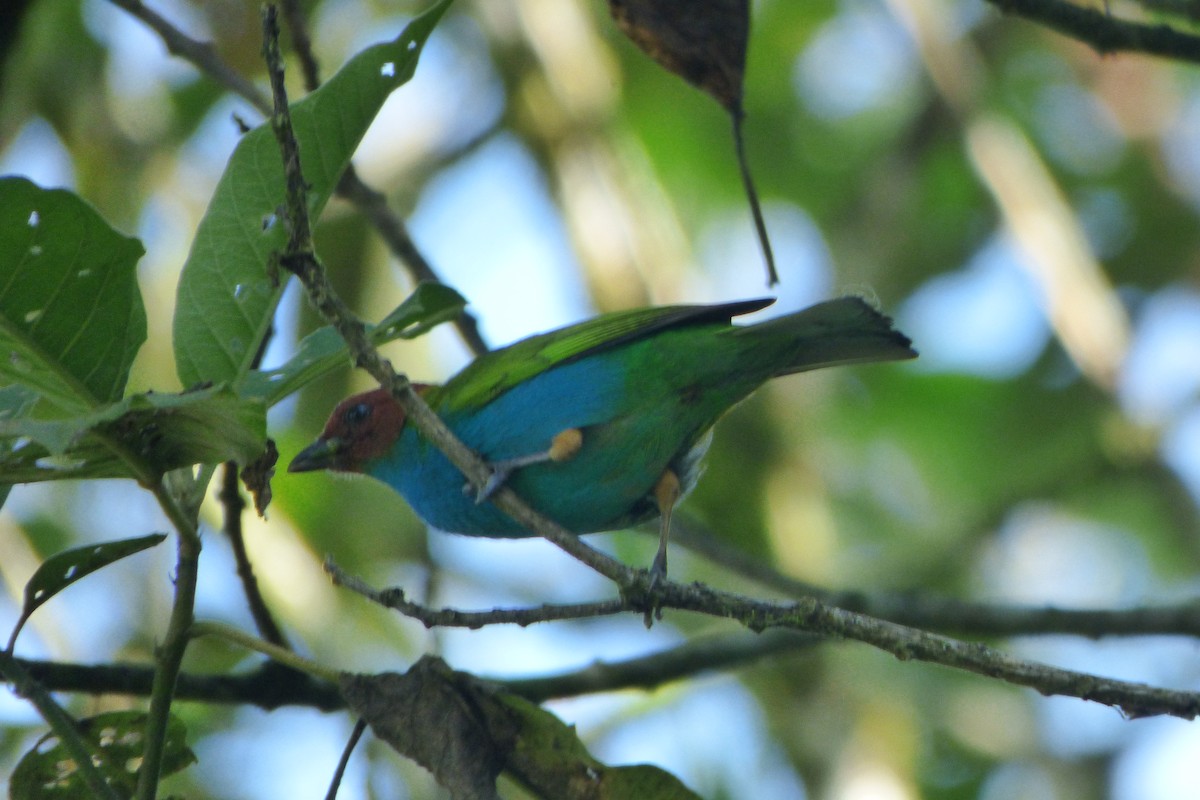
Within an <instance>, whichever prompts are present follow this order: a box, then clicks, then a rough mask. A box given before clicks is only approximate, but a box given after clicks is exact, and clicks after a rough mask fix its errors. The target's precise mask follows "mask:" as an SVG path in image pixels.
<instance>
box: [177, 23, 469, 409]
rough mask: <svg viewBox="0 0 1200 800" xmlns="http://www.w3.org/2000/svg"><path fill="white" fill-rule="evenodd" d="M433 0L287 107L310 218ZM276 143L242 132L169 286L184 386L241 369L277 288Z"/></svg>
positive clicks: (396, 77)
mask: <svg viewBox="0 0 1200 800" xmlns="http://www.w3.org/2000/svg"><path fill="white" fill-rule="evenodd" d="M449 3H450V0H442V2H439V3H438V4H436V5H435V6H433V8H431V9H430V10H429V11H427V12H425V13H424V14H422V15H421V16H419V17H417V18H416V19H414V20H413V21H412V22H411V23H410V24H409V25H408V27H407V28H405V30H404V32H403V33H401V34H400V36H399V37H398V38H396V39H395V40H394V41H391V42H387V43H385V44H379V45H375V46H374V47H369V48H367V49H366V50H364V51H362V52H361V53H359V54H358V55H356V56H355V57H354V58H352V59H351V60H350V61H349V62H348V63H347V64H346V65H345V66H344V67H342V69H341V70H339V71H338V73H337V74H336V75H334V76H333V78H332V79H330V80H329V82H328V83H326V84H325V85H324V86H322V87H321V88H320V89H318V90H317V91H315V92H313V93H312V94H311V95H309V96H308V97H306V98H304V99H303V100H300V101H298V102H296V103H293V104H292V106H291V116H292V125H293V127H294V128H295V132H296V140H297V142H298V143H299V145H300V161H301V166H302V167H303V170H304V178H305V180H306V181H307V182H308V184H309V186H310V189H309V196H308V199H309V213H310V214H312V215H313V216H314V217H315V216H317V215H318V214H319V213H320V211H321V209H322V208H324V206H325V202H326V201H327V200H328V199H329V196H330V195H331V194H332V193H333V190H334V188H335V187H336V186H337V181H338V179H339V178H340V177H341V175H342V172H343V171H344V170H345V168H346V165H347V164H349V163H350V156H351V155H352V154H353V153H354V150H355V148H357V147H358V143H359V141H360V140H361V139H362V136H363V134H364V133H366V130H367V127H368V126H369V125H370V124H371V121H372V120H373V119H374V117H375V115H376V114H377V113H378V111H379V109H380V107H381V106H382V105H383V101H384V100H386V99H387V96H388V95H389V94H391V92H392V90H394V89H395V88H397V87H398V86H401V85H403V84H404V83H406V82H407V81H408V80H409V78H411V77H412V75H413V72H414V71H415V69H416V66H417V59H418V58H419V56H420V54H421V49H422V47H423V46H424V44H425V40H426V39H427V38H428V36H429V34H430V33H431V32H432V31H433V27H434V25H435V24H436V23H437V21H438V19H439V18H440V17H441V15H442V13H443V12H444V11H445V10H446V8H447V6H448V5H449ZM283 200H284V174H283V166H282V162H281V160H280V155H279V147H278V144H277V142H276V140H275V136H274V134H273V132H272V131H271V128H270V125H267V124H264V125H260V126H259V127H258V128H256V129H254V130H253V131H251V132H250V133H248V134H246V135H245V136H243V137H242V140H241V142H240V143H239V144H238V146H237V149H236V150H235V151H234V153H233V156H232V157H231V158H230V160H229V164H228V166H227V167H226V168H225V174H224V175H222V177H221V181H220V183H219V184H218V185H217V190H216V193H215V194H214V195H213V199H212V201H211V202H210V203H209V206H208V211H207V212H206V213H205V215H204V219H202V220H201V221H200V226H199V228H198V229H197V231H196V238H195V240H194V241H193V243H192V251H191V253H190V254H189V255H188V259H187V262H186V263H185V264H184V267H183V275H182V277H181V278H180V282H179V292H178V299H177V303H176V312H175V321H174V340H175V360H176V364H177V369H178V371H179V378H180V380H181V381H182V382H183V384H184V385H185V386H192V385H196V384H198V383H203V382H209V381H211V382H236V381H237V380H239V379H240V378H241V377H242V375H243V374H244V373H245V372H246V371H247V370H248V369H249V368H250V364H251V362H252V360H253V358H254V354H255V351H256V350H257V348H258V344H259V343H260V342H261V341H262V339H263V336H265V335H266V332H267V330H268V329H269V327H270V324H271V318H272V316H273V314H274V311H275V306H276V305H277V304H278V302H279V296H280V293H281V289H282V287H281V286H278V285H276V284H275V283H273V281H272V278H271V277H270V276H269V275H268V274H267V262H268V260H269V258H270V256H271V254H272V253H273V252H276V251H279V250H281V249H282V248H283V246H284V244H285V241H286V238H287V231H285V230H284V227H285V226H284V225H282V224H280V222H279V220H278V219H277V218H276V209H277V208H279V206H280V205H281V204H282V203H283Z"/></svg>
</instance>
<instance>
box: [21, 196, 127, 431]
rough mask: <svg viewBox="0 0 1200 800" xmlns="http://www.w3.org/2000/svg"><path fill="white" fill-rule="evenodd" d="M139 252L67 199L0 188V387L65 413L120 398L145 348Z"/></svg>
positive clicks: (89, 210)
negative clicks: (32, 395)
mask: <svg viewBox="0 0 1200 800" xmlns="http://www.w3.org/2000/svg"><path fill="white" fill-rule="evenodd" d="M143 252H145V251H144V250H143V249H142V244H141V242H139V241H138V240H137V239H132V238H130V237H128V236H124V235H122V234H120V233H118V232H117V231H115V230H113V229H112V228H111V227H110V226H109V225H108V223H106V222H105V221H104V220H103V219H102V218H101V217H100V215H99V214H97V213H96V210H95V209H93V208H92V207H91V206H89V205H88V204H87V203H85V202H84V201H83V200H81V199H80V198H79V197H77V196H76V195H74V194H72V193H71V192H68V191H65V190H62V189H50V190H47V189H42V188H40V187H38V186H36V185H34V184H33V183H31V182H29V181H27V180H25V179H24V178H0V383H4V384H18V385H21V386H24V387H28V389H31V390H33V391H35V392H37V393H38V394H39V395H41V396H42V397H44V398H45V399H46V400H48V401H49V402H51V403H53V404H54V405H56V406H58V407H59V408H61V409H64V410H66V411H68V412H71V411H76V412H77V411H85V410H88V409H91V408H94V407H96V406H97V405H100V404H103V403H106V402H110V401H113V400H117V399H118V398H120V397H121V395H122V394H123V393H124V391H125V381H126V380H127V379H128V377H129V366H130V364H132V363H133V357H134V356H135V355H136V354H137V351H138V348H139V347H141V345H142V342H143V341H145V339H146V311H145V309H144V307H143V306H142V296H141V293H140V292H139V291H138V285H137V269H136V268H137V262H138V259H139V258H141V256H142V253H143Z"/></svg>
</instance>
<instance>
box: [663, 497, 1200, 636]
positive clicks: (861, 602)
mask: <svg viewBox="0 0 1200 800" xmlns="http://www.w3.org/2000/svg"><path fill="white" fill-rule="evenodd" d="M671 538H672V542H673V543H674V544H677V545H681V546H683V547H684V548H686V549H687V550H688V551H689V552H691V553H694V554H697V555H700V556H703V557H704V558H706V559H708V560H709V561H711V562H713V563H714V564H719V565H720V566H721V568H722V569H723V570H725V571H726V572H729V573H732V574H736V575H740V576H742V577H744V578H748V579H750V580H752V581H754V582H755V583H757V584H759V585H760V586H763V587H766V588H769V589H772V590H774V591H776V592H779V593H780V594H783V595H786V596H787V597H791V598H803V597H815V598H817V599H818V600H820V601H821V602H822V603H827V604H829V605H831V606H837V607H838V608H843V609H845V610H847V611H856V612H859V613H861V614H869V615H871V616H872V617H878V618H880V619H886V620H889V621H891V622H898V623H900V624H902V625H908V626H911V627H914V628H923V629H925V630H934V631H939V632H941V633H954V634H959V635H966V636H1032V635H1039V634H1067V635H1071V636H1086V637H1089V638H1092V639H1099V638H1102V637H1107V636H1153V635H1162V636H1193V637H1200V605H1197V604H1195V603H1183V604H1180V605H1159V606H1143V607H1140V608H1120V609H1115V608H1109V609H1076V608H1056V607H1045V606H1043V607H1037V606H1029V605H1013V604H1008V603H980V602H975V601H971V600H963V599H959V598H954V597H936V596H930V595H928V594H925V593H916V592H874V591H856V590H853V589H827V588H825V587H823V586H817V585H816V584H812V583H809V582H807V581H801V580H797V579H796V578H792V577H789V576H787V575H784V574H783V573H781V572H779V571H778V570H777V569H774V568H773V567H771V566H770V565H768V564H766V563H764V562H763V561H761V560H759V559H757V558H754V557H753V556H751V555H749V554H748V553H746V552H745V551H743V550H740V549H738V548H736V547H732V546H730V545H729V544H728V543H727V541H726V540H725V539H723V538H721V537H718V536H715V535H713V534H712V533H711V532H709V531H707V530H705V529H704V527H703V526H702V525H700V524H699V523H697V522H696V521H695V520H693V519H690V518H688V517H686V516H684V517H682V518H677V519H676V524H675V525H674V526H673V527H672V530H671Z"/></svg>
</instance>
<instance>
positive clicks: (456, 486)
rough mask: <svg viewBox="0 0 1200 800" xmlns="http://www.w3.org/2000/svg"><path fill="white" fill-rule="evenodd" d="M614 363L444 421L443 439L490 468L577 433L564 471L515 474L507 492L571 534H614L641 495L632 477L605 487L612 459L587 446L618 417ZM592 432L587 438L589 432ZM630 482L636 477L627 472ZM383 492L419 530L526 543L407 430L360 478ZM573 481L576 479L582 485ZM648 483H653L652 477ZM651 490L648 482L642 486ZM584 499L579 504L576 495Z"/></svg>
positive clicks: (619, 373)
mask: <svg viewBox="0 0 1200 800" xmlns="http://www.w3.org/2000/svg"><path fill="white" fill-rule="evenodd" d="M617 355H618V354H617V353H601V354H597V355H594V356H591V357H589V358H585V359H581V360H579V361H576V362H573V363H569V364H566V365H563V366H560V367H556V368H554V369H551V370H548V371H546V372H543V373H541V374H539V375H537V376H535V377H533V378H531V379H529V380H527V381H524V382H522V383H520V384H518V385H517V386H515V387H513V388H512V389H510V390H509V391H507V392H505V393H504V394H503V395H501V396H500V397H498V398H496V399H494V400H492V401H491V402H490V403H487V404H486V405H484V406H483V407H482V408H475V409H470V410H459V411H456V412H445V413H443V419H444V420H445V422H446V424H447V425H448V426H449V427H450V429H451V430H452V431H454V433H455V434H456V435H457V436H458V437H459V438H460V439H461V440H462V441H463V442H464V443H465V444H467V445H468V446H469V447H471V448H472V449H473V450H475V451H476V452H477V453H479V454H480V455H482V456H483V457H484V458H485V459H487V460H489V461H498V460H502V459H508V458H515V457H518V456H524V455H528V454H530V453H533V452H537V451H540V450H544V449H546V448H547V447H549V446H550V442H551V440H552V439H553V438H554V436H555V435H556V434H558V433H560V432H562V431H563V430H565V429H567V428H580V429H583V430H584V447H583V449H582V450H581V451H580V453H579V455H578V456H577V457H576V458H574V459H572V460H571V461H569V462H564V463H558V464H556V463H549V464H536V465H533V466H529V467H524V468H522V469H520V470H518V471H517V472H516V473H515V474H514V475H513V477H512V478H511V479H510V481H509V484H508V485H509V486H510V487H511V488H512V489H514V490H515V491H516V492H517V493H518V494H520V495H521V496H522V497H524V498H526V499H527V500H529V501H531V502H533V505H534V506H535V507H537V508H538V510H540V511H542V512H543V513H546V514H547V515H549V516H550V517H551V518H553V519H555V521H557V522H559V523H560V524H562V525H563V526H565V527H567V528H568V529H570V530H573V531H576V532H581V533H582V532H591V531H597V530H606V529H610V528H612V527H616V526H617V525H618V524H619V523H620V522H621V519H620V518H621V516H622V515H623V514H624V513H626V512H627V511H628V510H629V507H630V506H631V505H632V504H633V503H634V502H636V501H637V499H639V498H637V497H631V495H632V494H641V495H644V493H645V492H646V491H647V487H645V486H642V485H640V484H641V483H644V482H645V480H644V479H643V478H641V477H640V476H639V475H637V474H629V473H626V474H624V475H618V476H617V479H616V480H612V478H613V475H612V473H613V470H612V469H611V467H610V466H609V465H608V464H607V461H608V460H610V459H612V458H614V457H615V456H616V454H614V453H612V452H608V453H605V452H603V451H602V449H601V448H602V446H603V439H604V436H603V434H599V435H598V438H599V439H600V441H590V439H592V438H593V435H594V432H595V431H596V428H595V426H601V428H600V430H603V429H604V426H606V425H607V424H608V423H611V422H613V421H614V418H615V417H619V416H620V415H621V413H622V409H623V408H624V403H622V402H621V399H622V397H623V395H624V393H625V371H624V370H623V369H622V368H621V364H620V363H619V362H618V359H617V358H616V356H617ZM589 428H592V431H589V430H588V429H589ZM634 472H636V471H634ZM368 473H369V474H371V475H372V476H374V477H376V478H378V479H380V480H382V481H384V482H386V483H389V484H391V485H392V486H393V487H395V488H396V489H397V490H398V491H399V492H400V494H401V495H403V496H404V498H405V499H406V500H407V501H408V503H409V504H410V505H411V506H412V507H413V510H414V511H416V512H417V514H418V515H419V516H420V517H421V518H422V519H424V520H425V521H426V522H427V523H428V524H430V525H431V526H433V527H435V528H439V529H441V530H445V531H450V532H452V533H463V534H468V535H476V536H511V537H519V536H528V535H529V533H528V532H527V531H525V530H524V529H523V528H521V527H520V526H519V525H518V524H517V523H516V522H514V521H513V520H512V519H511V518H510V517H508V515H506V514H504V513H503V512H502V511H500V510H499V509H497V508H496V507H495V506H493V505H492V504H491V503H488V502H484V503H481V504H476V502H475V498H474V493H473V491H472V492H468V493H464V491H463V487H464V485H465V483H466V480H465V478H464V477H463V475H462V473H461V472H459V471H458V469H457V468H455V467H454V465H452V464H451V463H450V462H449V460H447V459H446V457H445V456H444V455H443V454H442V453H441V452H440V451H438V450H437V448H435V447H434V446H433V445H432V444H430V443H429V442H427V441H425V440H423V439H422V438H421V437H420V435H419V434H418V433H417V431H416V429H415V428H413V427H412V426H407V427H406V428H405V430H404V432H403V433H402V435H401V437H400V439H399V440H398V441H397V443H396V447H395V448H394V449H393V451H392V453H391V454H390V455H388V456H387V457H385V458H383V459H381V460H379V461H377V462H375V463H374V464H372V465H371V466H370V468H369V469H368ZM581 475H582V476H585V477H584V478H583V479H582V480H581ZM655 477H656V476H655ZM651 480H653V479H651ZM583 494H586V497H583V496H582V495H583Z"/></svg>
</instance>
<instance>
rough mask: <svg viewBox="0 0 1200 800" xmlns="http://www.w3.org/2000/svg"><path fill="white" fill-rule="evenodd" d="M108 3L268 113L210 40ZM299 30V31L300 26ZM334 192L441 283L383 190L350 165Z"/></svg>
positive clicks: (413, 272)
mask: <svg viewBox="0 0 1200 800" xmlns="http://www.w3.org/2000/svg"><path fill="white" fill-rule="evenodd" d="M110 2H112V3H113V5H116V6H118V7H119V8H121V9H123V10H125V11H127V12H128V13H129V14H131V15H132V16H134V17H136V18H137V19H139V20H141V21H142V22H144V23H146V25H147V26H148V27H149V28H151V29H152V30H154V32H155V33H157V34H158V36H159V38H161V39H162V40H163V43H164V44H165V45H166V47H167V50H168V51H169V52H170V53H171V54H172V55H175V56H178V57H179V58H182V59H184V60H185V61H187V62H189V63H190V64H191V65H192V66H194V67H196V69H198V70H200V72H202V73H204V74H205V75H207V76H209V77H210V78H212V79H213V80H214V81H216V82H217V83H218V84H220V85H221V86H224V87H225V88H227V89H229V90H230V91H231V92H233V93H234V94H236V95H238V96H239V97H241V98H242V99H244V100H246V101H247V102H249V103H250V104H251V105H253V106H254V107H255V108H256V109H258V111H259V112H261V113H262V114H263V116H265V117H270V115H271V100H270V98H268V97H267V96H265V95H264V94H263V93H262V92H260V91H259V90H258V87H256V86H255V85H254V84H253V83H251V82H250V81H249V80H247V79H246V78H244V77H242V75H240V74H239V73H238V72H237V71H236V70H234V69H233V68H232V67H230V66H229V65H228V64H226V63H225V62H223V61H222V60H221V59H220V57H219V56H218V55H217V52H216V50H215V49H214V48H213V46H212V45H211V44H209V43H208V42H203V41H200V40H198V39H193V38H192V37H190V36H188V35H187V34H186V33H184V32H183V31H181V30H179V29H178V28H176V27H175V26H174V25H172V24H171V23H170V22H168V21H167V20H166V19H165V18H163V17H162V16H161V15H159V14H158V13H156V12H154V11H153V10H151V9H149V8H147V7H146V6H145V5H143V4H142V3H141V0H110ZM296 18H297V19H300V16H299V14H297V15H296ZM292 22H293V20H292V18H291V17H290V16H289V24H291V23H292ZM296 30H297V28H296V27H295V26H293V41H294V43H295V45H296V47H297V50H298V51H300V48H301V46H302V45H303V46H305V47H306V48H309V49H308V51H307V55H305V54H304V51H300V52H301V62H302V63H304V64H306V66H305V70H306V80H307V79H308V77H311V78H312V80H313V81H314V82H315V81H316V80H317V79H318V77H319V76H318V75H317V74H316V59H315V57H313V55H312V53H311V43H310V42H308V39H307V33H304V34H303V35H301V36H297V34H296ZM300 30H303V27H302V26H301V28H300ZM308 61H311V62H312V63H311V69H312V73H311V76H310V75H309V74H308V70H309V67H308V66H307V63H308ZM314 86H315V83H314V84H313V85H310V87H309V88H310V89H311V88H314ZM337 194H338V196H339V197H342V198H344V199H346V200H347V201H349V202H350V203H351V204H353V205H354V206H355V208H357V209H358V211H359V213H361V214H362V215H363V216H364V217H366V218H367V219H368V220H369V221H370V222H371V224H373V225H374V226H375V228H376V230H378V231H379V235H380V236H381V237H382V238H383V240H384V242H385V243H386V244H387V246H388V248H389V249H390V250H391V252H392V255H394V256H395V257H396V258H397V259H399V260H400V262H401V263H402V264H404V265H405V267H406V268H407V269H408V272H409V276H410V277H411V279H412V280H413V282H414V283H416V282H420V281H436V282H438V283H441V282H442V281H441V279H440V278H439V277H438V275H437V273H436V272H435V271H434V269H433V267H432V266H431V265H430V263H429V261H428V259H426V258H425V256H424V255H423V254H422V253H421V251H420V248H418V247H417V245H416V242H414V241H413V239H412V236H411V235H410V234H409V231H408V226H407V225H405V224H404V220H403V219H401V218H400V217H398V216H397V215H396V214H394V213H393V212H392V210H391V209H390V208H388V205H387V198H386V197H384V195H383V194H382V193H380V192H378V191H376V190H375V189H373V188H371V187H370V186H368V185H367V184H365V183H363V181H362V179H361V178H359V177H358V174H357V173H356V172H355V170H354V166H353V165H350V166H349V167H348V168H347V169H346V172H345V174H344V175H342V179H341V180H340V181H338V185H337ZM454 326H455V328H457V329H458V332H459V335H460V336H461V337H462V339H463V342H464V343H465V344H466V345H467V347H469V348H470V349H471V351H472V352H473V353H474V354H475V355H480V354H481V353H486V352H487V351H488V346H487V343H486V342H484V340H483V336H482V335H481V334H480V333H479V324H478V322H477V321H476V320H475V317H474V316H472V315H471V314H469V313H467V312H466V311H463V312H461V313H459V315H458V317H457V318H456V319H455V320H454Z"/></svg>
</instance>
